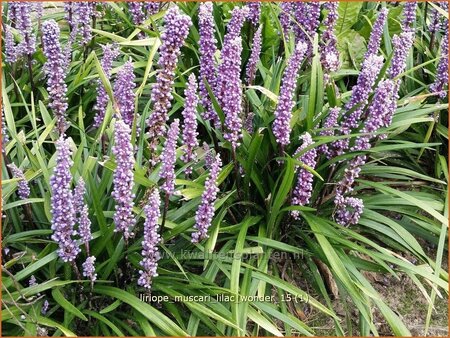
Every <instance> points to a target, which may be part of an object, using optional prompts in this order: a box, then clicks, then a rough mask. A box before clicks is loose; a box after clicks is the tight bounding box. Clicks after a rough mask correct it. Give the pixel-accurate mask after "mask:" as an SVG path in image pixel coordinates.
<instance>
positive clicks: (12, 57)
mask: <svg viewBox="0 0 450 338" xmlns="http://www.w3.org/2000/svg"><path fill="white" fill-rule="evenodd" d="M3 30H4V31H5V61H6V62H7V63H14V62H16V61H17V47H16V45H15V43H14V35H13V33H12V31H11V26H8V25H4V28H3Z"/></svg>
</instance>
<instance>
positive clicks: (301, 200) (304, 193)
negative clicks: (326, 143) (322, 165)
mask: <svg viewBox="0 0 450 338" xmlns="http://www.w3.org/2000/svg"><path fill="white" fill-rule="evenodd" d="M300 139H301V140H302V141H303V143H302V145H301V146H300V147H299V148H298V149H297V151H296V152H295V154H294V157H295V158H297V156H298V155H299V154H300V153H302V152H303V151H304V150H305V149H306V148H307V147H309V146H311V145H312V144H314V142H313V140H312V138H311V135H310V134H309V133H305V134H304V135H302V136H301V137H300ZM298 160H300V161H301V162H302V163H303V164H304V165H306V166H308V167H309V168H311V169H315V167H316V163H317V151H316V149H314V148H312V149H310V150H308V151H306V152H304V153H303V154H302V155H300V157H299V158H298ZM296 168H297V169H296V170H297V185H296V186H295V188H294V191H293V194H292V200H291V204H292V205H294V206H295V205H300V206H303V205H306V204H308V203H309V200H310V198H311V193H312V189H313V186H312V183H313V178H314V176H313V174H312V173H311V172H310V171H308V170H307V169H306V168H304V167H300V166H297V167H296ZM291 215H292V217H294V219H298V217H299V215H300V213H299V211H297V210H293V211H292V212H291Z"/></svg>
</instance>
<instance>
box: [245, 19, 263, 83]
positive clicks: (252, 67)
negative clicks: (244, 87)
mask: <svg viewBox="0 0 450 338" xmlns="http://www.w3.org/2000/svg"><path fill="white" fill-rule="evenodd" d="M261 45H262V26H259V28H258V30H257V31H256V33H255V35H254V37H253V45H252V52H251V54H250V59H249V60H248V63H247V69H246V71H245V75H246V80H247V84H248V85H251V84H252V83H253V80H254V79H255V75H256V64H257V63H258V61H259V55H260V54H261Z"/></svg>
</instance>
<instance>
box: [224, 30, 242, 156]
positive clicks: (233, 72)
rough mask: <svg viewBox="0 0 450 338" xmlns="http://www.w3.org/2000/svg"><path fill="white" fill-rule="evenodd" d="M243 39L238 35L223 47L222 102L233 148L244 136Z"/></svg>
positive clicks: (226, 127) (228, 138)
mask: <svg viewBox="0 0 450 338" xmlns="http://www.w3.org/2000/svg"><path fill="white" fill-rule="evenodd" d="M241 53H242V39H241V37H237V38H236V39H234V40H233V41H230V42H229V43H228V44H227V45H226V46H224V48H223V49H222V55H221V58H222V63H221V64H220V66H221V72H220V73H219V75H220V79H221V82H222V83H223V84H226V87H224V89H225V88H226V90H225V91H224V92H223V95H222V96H221V104H222V109H223V113H224V115H225V131H224V135H223V136H224V138H225V140H227V141H229V142H231V146H232V148H233V149H236V147H238V146H239V140H240V139H241V138H242V120H241V118H240V117H239V115H240V114H241V112H242V86H241V85H242V84H241V79H240V70H241Z"/></svg>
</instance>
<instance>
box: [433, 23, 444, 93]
mask: <svg viewBox="0 0 450 338" xmlns="http://www.w3.org/2000/svg"><path fill="white" fill-rule="evenodd" d="M446 85H447V86H448V31H447V32H446V34H445V35H444V37H443V38H442V45H441V59H440V60H439V64H438V66H437V69H436V80H435V81H434V83H433V84H431V86H430V90H431V92H433V93H438V95H439V97H440V98H441V99H443V98H445V97H446V96H447V91H445V90H444V88H445V86H446Z"/></svg>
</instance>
